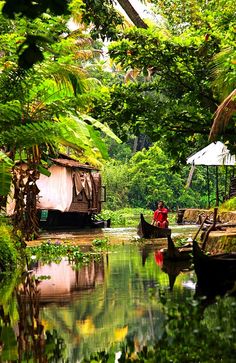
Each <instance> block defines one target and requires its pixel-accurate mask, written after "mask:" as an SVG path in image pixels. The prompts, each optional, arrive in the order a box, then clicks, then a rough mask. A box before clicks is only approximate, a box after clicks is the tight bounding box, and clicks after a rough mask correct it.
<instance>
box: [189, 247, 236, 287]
mask: <svg viewBox="0 0 236 363" xmlns="http://www.w3.org/2000/svg"><path fill="white" fill-rule="evenodd" d="M193 262H194V269H195V272H196V275H197V277H198V279H199V280H200V281H209V282H214V281H216V282H217V283H218V282H219V281H223V280H224V281H225V280H232V279H234V280H236V252H230V253H221V254H216V255H206V254H205V253H204V252H203V251H202V249H201V248H200V246H199V245H198V243H197V242H196V241H193Z"/></svg>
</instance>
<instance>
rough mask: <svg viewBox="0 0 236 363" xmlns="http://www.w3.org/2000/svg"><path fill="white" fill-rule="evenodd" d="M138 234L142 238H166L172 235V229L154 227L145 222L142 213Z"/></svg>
mask: <svg viewBox="0 0 236 363" xmlns="http://www.w3.org/2000/svg"><path fill="white" fill-rule="evenodd" d="M137 233H138V235H139V237H141V238H164V237H168V236H170V235H171V229H170V228H159V227H156V226H153V225H152V224H150V223H148V222H146V221H145V219H144V216H143V214H142V213H141V214H140V223H139V225H138V231H137Z"/></svg>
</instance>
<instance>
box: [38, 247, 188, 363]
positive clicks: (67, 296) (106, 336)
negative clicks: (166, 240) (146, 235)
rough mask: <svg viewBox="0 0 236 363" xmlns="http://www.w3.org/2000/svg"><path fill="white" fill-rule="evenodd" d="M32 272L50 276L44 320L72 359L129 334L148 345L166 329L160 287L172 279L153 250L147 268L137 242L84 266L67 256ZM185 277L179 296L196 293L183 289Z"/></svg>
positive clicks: (44, 287)
mask: <svg viewBox="0 0 236 363" xmlns="http://www.w3.org/2000/svg"><path fill="white" fill-rule="evenodd" d="M34 274H35V277H36V278H39V277H40V275H44V276H47V275H50V276H51V278H50V279H45V280H43V281H41V282H40V284H39V285H38V288H39V291H40V297H39V301H40V304H41V307H42V308H41V318H42V321H43V322H44V325H45V326H47V327H48V328H50V330H52V329H54V330H56V331H59V332H61V335H62V338H63V340H64V341H65V343H66V347H67V353H68V354H69V356H70V359H69V361H70V362H76V361H77V360H80V359H82V357H89V356H90V354H91V353H92V352H94V351H100V350H106V349H108V348H109V347H112V346H114V345H119V344H120V342H122V341H124V339H125V338H126V337H127V336H132V337H133V338H134V340H135V342H136V344H137V345H140V346H144V345H146V344H153V343H154V341H156V340H157V339H158V338H159V337H160V336H161V335H162V333H163V324H164V321H165V314H164V312H163V309H162V304H161V303H160V301H159V300H158V291H159V288H160V286H162V287H165V288H166V289H167V290H169V289H168V287H169V279H168V275H167V274H166V273H164V272H163V271H162V270H161V268H160V266H158V265H157V264H156V262H155V259H154V254H153V251H152V253H151V254H150V255H149V256H147V259H146V263H145V266H143V264H142V256H141V254H140V250H139V248H138V247H137V246H133V245H122V246H116V248H115V249H114V250H113V251H112V252H110V253H109V254H108V255H104V256H103V258H102V259H101V261H99V262H97V261H92V262H90V264H88V265H87V266H84V267H82V268H81V269H80V270H76V269H74V267H73V265H70V264H69V263H68V261H67V260H66V259H64V260H63V261H62V262H61V263H60V264H58V265H55V264H51V265H45V266H41V265H39V266H38V267H37V268H35V271H34ZM184 279H188V277H187V276H186V277H185V276H181V278H180V281H179V282H177V283H176V286H175V287H176V290H175V293H174V294H175V298H176V299H183V298H184V297H186V296H190V295H191V294H192V292H191V291H189V290H188V289H186V290H184V289H183V287H182V281H183V280H184Z"/></svg>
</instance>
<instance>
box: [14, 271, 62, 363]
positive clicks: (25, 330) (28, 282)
mask: <svg viewBox="0 0 236 363" xmlns="http://www.w3.org/2000/svg"><path fill="white" fill-rule="evenodd" d="M38 284H39V281H38V280H36V279H34V278H32V277H31V276H30V275H27V276H26V278H25V281H24V282H23V283H22V284H21V285H20V286H19V287H18V288H17V289H16V296H17V302H18V314H19V322H18V328H19V334H18V337H17V340H18V359H19V362H21V361H24V359H25V358H26V359H27V360H28V359H29V360H30V359H31V358H33V359H34V361H37V362H47V361H48V355H49V354H50V356H51V357H55V358H60V357H62V352H63V350H64V348H65V345H64V344H63V340H62V338H60V337H58V334H57V332H56V331H53V332H52V333H51V332H49V331H47V332H46V334H45V331H44V326H43V324H42V322H41V320H40V318H39V312H40V305H39V289H38ZM56 338H57V339H56ZM52 341H53V344H52ZM49 348H50V349H49Z"/></svg>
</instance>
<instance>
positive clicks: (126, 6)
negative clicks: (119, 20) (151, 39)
mask: <svg viewBox="0 0 236 363" xmlns="http://www.w3.org/2000/svg"><path fill="white" fill-rule="evenodd" d="M117 1H118V3H119V4H120V6H121V7H122V8H123V10H124V11H125V12H126V14H127V15H128V17H129V18H130V20H131V21H132V22H133V23H134V25H136V26H137V27H138V28H144V29H147V28H148V26H147V24H146V23H145V22H144V21H143V19H142V18H141V17H140V15H139V14H138V12H137V11H136V10H135V9H134V7H133V6H132V5H131V3H130V2H129V1H128V0H117Z"/></svg>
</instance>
